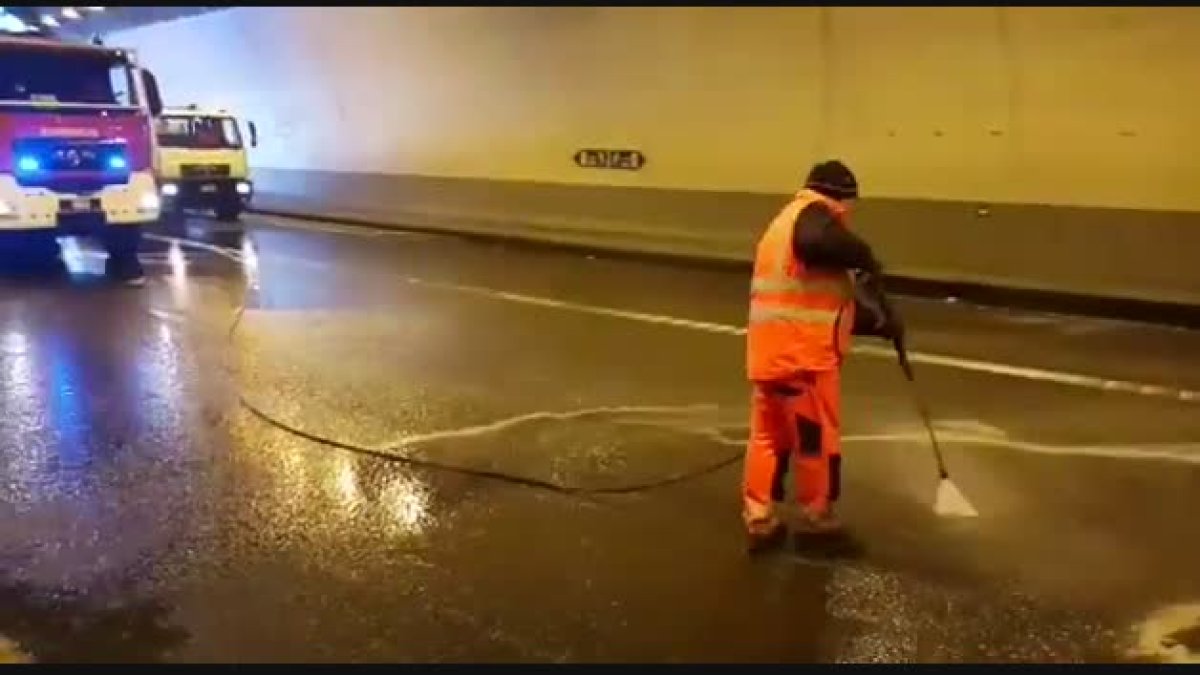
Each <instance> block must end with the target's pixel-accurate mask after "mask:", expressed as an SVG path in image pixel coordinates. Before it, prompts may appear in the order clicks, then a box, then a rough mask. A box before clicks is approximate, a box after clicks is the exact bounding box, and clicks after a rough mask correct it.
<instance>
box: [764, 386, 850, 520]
mask: <svg viewBox="0 0 1200 675" xmlns="http://www.w3.org/2000/svg"><path fill="white" fill-rule="evenodd" d="M840 413H841V372H840V371H839V370H837V369H831V370H820V371H806V372H804V373H801V374H800V375H798V376H797V377H796V378H794V379H792V380H789V381H786V382H755V383H754V392H753V394H752V397H751V402H750V441H749V444H748V445H747V447H746V473H745V481H744V483H743V488H742V498H743V504H744V508H743V516H744V518H745V521H746V526H747V527H748V528H749V529H751V530H753V529H755V525H756V524H758V525H766V524H769V523H770V522H772V516H773V513H772V511H773V509H772V502H773V501H782V499H783V476H784V474H785V473H786V469H787V462H788V461H789V460H793V466H794V468H795V479H796V496H797V498H798V500H799V502H800V505H801V506H803V507H805V509H806V510H809V511H810V512H811V513H813V514H814V515H816V514H822V513H824V512H825V511H827V510H828V509H829V507H830V506H831V505H832V504H833V503H834V502H835V501H837V499H838V496H839V494H840V492H841V459H842V455H841V414H840Z"/></svg>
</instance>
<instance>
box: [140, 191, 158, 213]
mask: <svg viewBox="0 0 1200 675" xmlns="http://www.w3.org/2000/svg"><path fill="white" fill-rule="evenodd" d="M161 204H162V200H160V199H159V198H158V195H156V194H154V193H153V192H147V193H145V194H143V195H142V198H141V200H139V201H138V208H139V209H141V210H143V211H157V210H158V208H159V206H160V205H161Z"/></svg>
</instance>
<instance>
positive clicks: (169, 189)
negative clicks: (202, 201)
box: [162, 183, 179, 197]
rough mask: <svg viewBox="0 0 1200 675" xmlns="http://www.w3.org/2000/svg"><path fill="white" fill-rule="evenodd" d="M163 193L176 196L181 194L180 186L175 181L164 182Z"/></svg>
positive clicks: (165, 195)
mask: <svg viewBox="0 0 1200 675" xmlns="http://www.w3.org/2000/svg"><path fill="white" fill-rule="evenodd" d="M162 193H163V196H164V197H174V196H175V195H177V194H179V186H178V185H176V184H174V183H163V186H162Z"/></svg>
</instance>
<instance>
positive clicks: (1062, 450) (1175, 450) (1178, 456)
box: [842, 433, 1200, 464]
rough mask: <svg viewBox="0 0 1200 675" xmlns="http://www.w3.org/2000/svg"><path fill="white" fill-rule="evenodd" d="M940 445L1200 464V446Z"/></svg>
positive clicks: (897, 438) (883, 437) (861, 439)
mask: <svg viewBox="0 0 1200 675" xmlns="http://www.w3.org/2000/svg"><path fill="white" fill-rule="evenodd" d="M928 438H929V437H928V436H927V435H926V434H924V433H907V434H852V435H846V436H843V437H842V442H843V443H899V442H913V443H924V442H927V440H928ZM937 438H938V441H940V442H942V443H946V444H951V443H957V444H960V445H983V446H992V447H997V448H1005V449H1007V450H1018V451H1020V452H1028V453H1032V454H1037V455H1070V456H1074V457H1102V458H1107V459H1158V460H1164V461H1169V462H1180V463H1184V464H1200V443H1147V444H1144V445H1051V444H1048V443H1033V442H1031V441H1019V440H1015V439H1009V438H1001V437H997V436H977V435H975V434H962V433H938V435H937Z"/></svg>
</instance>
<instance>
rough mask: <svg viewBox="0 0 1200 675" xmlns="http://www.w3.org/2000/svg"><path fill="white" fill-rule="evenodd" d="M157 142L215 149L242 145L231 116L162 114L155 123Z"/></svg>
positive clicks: (175, 145) (176, 146) (167, 146)
mask: <svg viewBox="0 0 1200 675" xmlns="http://www.w3.org/2000/svg"><path fill="white" fill-rule="evenodd" d="M154 129H155V133H156V134H157V135H158V144H159V145H161V146H162V147H165V148H195V149H209V150H217V149H223V148H233V149H236V148H240V147H242V135H241V134H240V133H238V127H237V122H236V121H235V120H234V119H233V118H232V117H208V116H205V115H163V116H162V117H159V118H158V119H157V120H156V121H155V124H154Z"/></svg>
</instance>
